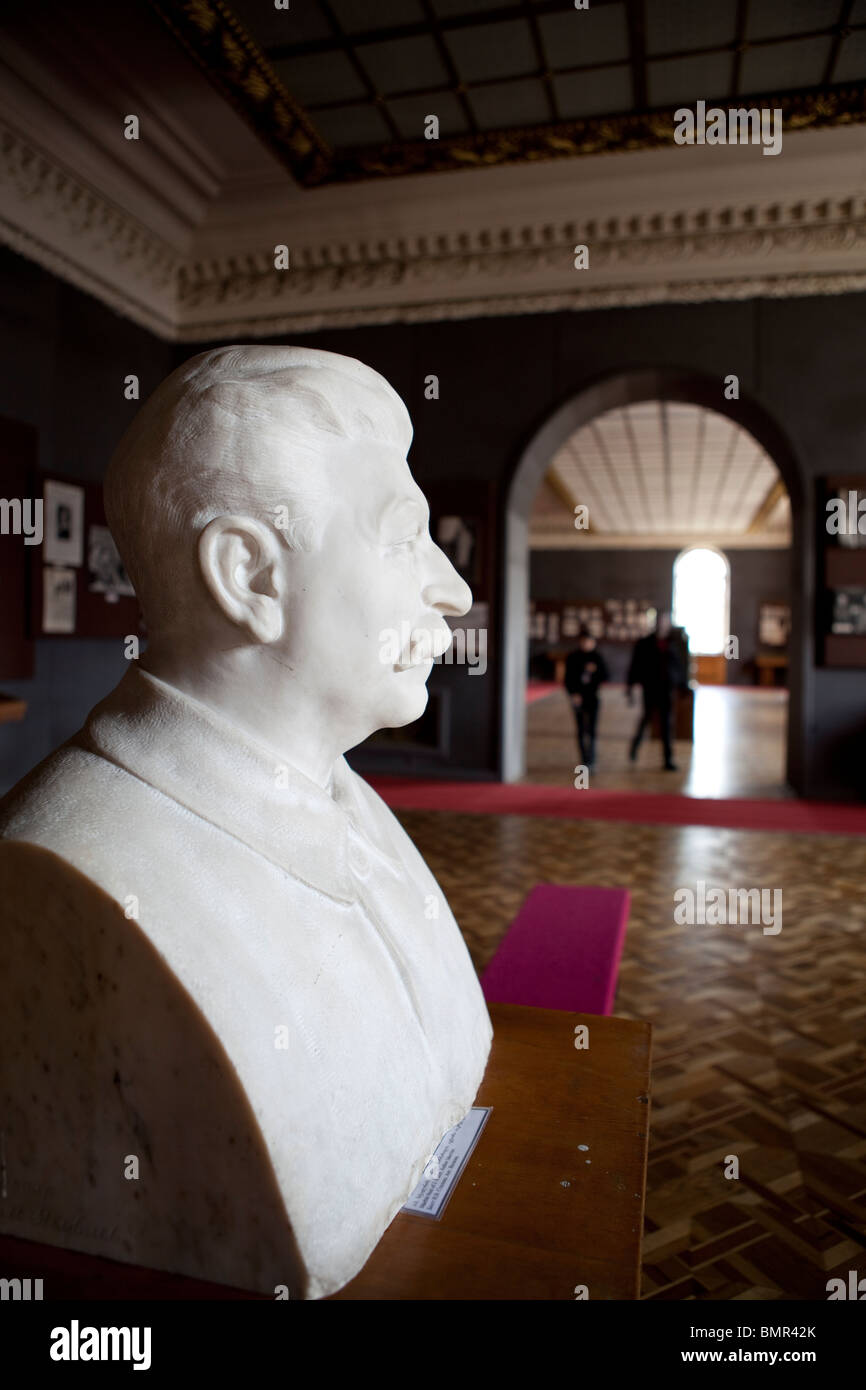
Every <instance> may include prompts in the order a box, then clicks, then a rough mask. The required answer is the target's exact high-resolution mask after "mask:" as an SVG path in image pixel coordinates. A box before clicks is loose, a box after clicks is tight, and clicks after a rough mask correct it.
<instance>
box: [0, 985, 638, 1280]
mask: <svg viewBox="0 0 866 1390" xmlns="http://www.w3.org/2000/svg"><path fill="white" fill-rule="evenodd" d="M490 1015H491V1018H492V1020H493V1027H494V1032H495V1036H494V1042H493V1049H492V1052H491V1058H490V1062H489V1064H488V1067H487V1072H486V1075H485V1078H484V1081H483V1083H482V1086H481V1090H480V1092H479V1094H478V1099H477V1101H476V1104H477V1105H484V1106H491V1107H492V1113H491V1114H490V1116H489V1118H488V1121H487V1124H486V1126H485V1129H484V1131H483V1133H482V1135H481V1138H480V1139H479V1141H478V1144H477V1146H476V1148H475V1150H474V1152H473V1153H472V1156H471V1157H470V1159H469V1162H468V1163H467V1165H466V1167H465V1169H464V1170H463V1173H462V1175H461V1177H460V1179H459V1181H458V1183H457V1185H456V1187H455V1189H454V1192H453V1194H452V1196H451V1199H450V1201H449V1203H448V1205H447V1207H446V1209H445V1212H444V1214H443V1217H442V1219H441V1220H439V1221H433V1220H431V1219H430V1218H429V1217H423V1216H415V1215H410V1214H409V1213H406V1212H400V1213H399V1214H398V1215H397V1216H396V1217H395V1219H394V1221H393V1222H392V1223H391V1225H390V1226H389V1227H388V1229H387V1231H386V1232H385V1234H384V1235H383V1237H382V1239H381V1241H380V1242H379V1244H378V1246H377V1247H376V1249H375V1250H374V1252H373V1254H372V1255H371V1257H370V1259H369V1260H368V1261H367V1264H366V1265H365V1266H364V1268H363V1270H362V1271H361V1273H360V1274H358V1275H357V1276H356V1278H355V1279H353V1280H352V1282H351V1283H350V1284H348V1285H347V1286H346V1287H345V1288H344V1289H341V1290H340V1292H339V1293H337V1294H334V1295H333V1296H332V1297H333V1298H334V1299H335V1300H343V1299H376V1300H407V1299H457V1300H469V1299H569V1300H574V1298H575V1296H576V1295H575V1289H576V1288H577V1286H579V1285H585V1286H586V1290H587V1296H588V1297H589V1298H590V1299H634V1298H636V1297H637V1296H638V1288H639V1278H640V1249H641V1232H642V1227H643V1214H644V1190H645V1182H646V1159H647V1142H648V1132H649V1066H650V1026H649V1024H647V1023H636V1022H632V1021H630V1020H627V1019H621V1018H602V1017H599V1016H596V1015H594V1014H593V1015H591V1014H577V1013H564V1012H556V1011H554V1010H549V1009H529V1008H521V1007H517V1006H516V1005H512V1004H492V1005H491V1006H490ZM579 1026H585V1027H586V1028H587V1029H588V1043H589V1046H588V1047H586V1048H581V1049H578V1048H576V1047H575V1029H576V1027H579ZM584 1146H585V1147H584ZM7 1270H8V1271H10V1272H11V1273H14V1274H15V1275H17V1276H18V1277H21V1278H26V1277H28V1276H32V1277H34V1278H43V1280H44V1286H45V1287H44V1297H45V1299H46V1300H51V1299H54V1298H81V1299H170V1300H174V1299H182V1300H186V1299H220V1300H224V1299H236V1298H242V1299H254V1298H258V1297H262V1295H257V1294H251V1293H248V1292H243V1291H241V1290H234V1289H230V1288H227V1287H226V1286H224V1285H219V1284H210V1283H205V1282H202V1281H200V1280H196V1279H187V1278H185V1277H183V1276H181V1275H176V1274H165V1273H162V1272H160V1271H157V1270H149V1269H141V1268H138V1267H136V1266H132V1265H124V1264H120V1263H117V1262H115V1261H113V1260H105V1259H101V1258H98V1257H96V1256H92V1255H81V1254H78V1253H76V1252H73V1251H69V1250H60V1249H57V1248H55V1247H52V1246H46V1245H39V1244H36V1243H34V1242H31V1241H22V1240H18V1239H16V1238H14V1237H10V1236H0V1274H3V1273H5V1272H7Z"/></svg>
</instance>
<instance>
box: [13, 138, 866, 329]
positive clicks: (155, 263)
mask: <svg viewBox="0 0 866 1390" xmlns="http://www.w3.org/2000/svg"><path fill="white" fill-rule="evenodd" d="M0 187H2V191H3V208H4V211H3V214H2V217H0V239H2V240H4V241H5V242H6V243H7V244H9V245H10V246H12V247H13V249H15V250H17V251H20V252H21V253H22V254H24V255H25V256H28V257H30V258H31V259H33V260H35V261H37V262H39V263H40V264H42V265H44V266H46V267H47V268H48V269H49V270H51V271H52V272H53V273H55V274H57V275H59V276H61V277H62V278H64V279H66V280H68V281H70V282H71V283H72V284H74V285H76V286H77V287H78V288H80V289H83V290H86V291H87V292H89V293H91V294H93V295H94V296H96V297H97V298H98V299H100V300H102V301H103V302H104V303H106V304H108V305H109V306H110V307H111V308H112V309H114V310H116V311H117V312H119V313H122V314H124V315H126V316H127V317H128V318H130V319H132V320H134V321H135V322H137V323H140V324H142V325H143V326H144V327H146V328H148V329H150V330H151V331H152V332H154V333H156V334H158V335H159V336H161V337H163V338H167V339H174V340H177V341H184V342H189V341H196V340H199V339H208V338H214V339H216V338H225V337H268V336H276V335H281V334H286V333H301V332H312V331H316V330H318V329H322V328H329V327H356V326H359V325H363V324H384V323H394V322H403V323H419V322H424V321H428V322H429V321H436V320H442V319H460V318H474V317H485V316H498V315H507V314H521V313H545V312H553V311H557V310H570V311H574V310H585V309H600V308H610V307H614V306H626V305H641V304H656V303H665V302H679V303H684V302H685V303H697V302H700V301H704V300H711V299H743V298H753V297H756V296H791V295H814V294H841V293H845V292H850V291H861V290H864V289H866V199H864V198H863V197H862V196H851V197H840V196H835V197H829V196H828V197H823V198H820V199H802V198H799V199H788V200H778V199H777V200H775V201H772V202H770V201H767V202H764V203H761V202H758V201H756V200H752V201H749V202H744V203H727V204H725V205H723V206H718V207H711V206H703V207H698V208H685V209H679V210H677V209H670V208H665V209H664V210H661V211H656V212H652V211H650V212H641V213H635V214H633V215H628V214H622V215H619V216H611V217H595V218H592V217H589V218H586V219H584V220H582V221H577V220H564V221H555V220H542V221H539V222H537V223H527V222H526V221H525V219H524V220H523V221H521V222H520V223H515V224H514V225H512V226H502V225H500V226H496V227H488V228H482V229H476V230H465V229H458V230H454V231H451V232H448V233H443V234H441V235H439V234H437V235H430V236H423V235H413V236H409V235H407V236H404V237H398V238H390V239H378V240H372V239H371V240H369V241H354V242H351V241H346V242H340V243H333V244H330V243H329V244H321V245H298V246H290V247H289V251H290V266H291V268H290V269H288V270H284V271H283V270H276V269H275V268H274V248H273V246H267V247H264V248H263V247H262V246H261V244H259V245H258V246H254V247H251V248H250V249H249V250H248V251H247V252H246V253H244V252H242V251H241V252H238V253H237V254H235V255H232V256H214V257H211V258H207V259H205V258H203V257H200V256H198V257H196V256H189V255H184V254H183V252H182V251H181V250H180V249H178V248H177V247H175V246H170V245H169V244H168V243H167V242H166V241H165V240H164V239H162V238H161V237H160V236H158V235H157V234H156V233H154V232H153V231H152V230H151V229H149V228H148V227H147V226H145V225H144V224H143V223H142V222H141V221H140V220H137V219H136V218H135V217H133V216H131V215H130V214H129V213H127V212H125V211H124V210H123V209H122V208H121V207H119V206H118V205H117V204H116V203H114V202H112V201H111V200H110V199H109V198H107V197H105V196H104V195H102V194H100V193H99V192H98V191H97V190H95V189H94V188H93V187H91V186H90V185H89V184H87V183H86V182H85V181H84V180H82V179H80V178H78V177H77V176H75V175H74V174H73V173H71V172H70V171H69V170H68V169H66V168H64V167H63V166H61V165H60V164H59V163H58V161H56V160H53V159H52V158H51V157H50V156H49V155H48V154H47V153H46V152H45V151H42V150H39V149H38V148H37V147H36V146H35V144H34V143H33V142H31V141H29V140H27V139H25V138H24V137H23V136H22V135H20V134H19V133H18V132H16V131H15V130H13V129H12V128H11V127H9V126H4V125H2V124H0ZM659 201H660V203H661V201H662V195H661V194H660V199H659ZM456 207H457V209H458V212H457V213H456V214H455V215H459V204H457V205H456ZM581 244H584V245H587V246H588V247H589V252H590V267H589V269H588V270H576V269H575V268H574V248H575V246H576V245H581Z"/></svg>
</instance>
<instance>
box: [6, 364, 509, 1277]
mask: <svg viewBox="0 0 866 1390" xmlns="http://www.w3.org/2000/svg"><path fill="white" fill-rule="evenodd" d="M411 433H412V431H411V424H410V420H409V416H408V413H407V411H406V408H405V406H404V404H403V402H402V401H401V400H400V398H399V396H397V394H396V393H395V392H394V391H393V390H392V388H391V387H390V386H389V385H388V383H387V382H385V381H384V380H383V379H382V377H380V376H379V375H378V374H377V373H375V372H374V371H372V370H371V369H370V368H368V367H366V366H364V365H363V364H361V363H360V362H356V361H354V360H352V359H350V358H346V357H340V356H337V355H336V354H333V353H327V352H321V351H315V350H312V349H306V348H290V347H264V346H255V347H229V348H219V349H216V350H214V351H210V352H206V353H203V354H202V355H200V356H198V357H195V358H193V359H192V360H191V361H189V362H187V363H186V364H185V365H184V366H183V367H181V368H179V369H178V370H177V371H176V372H174V373H173V375H172V376H170V377H169V378H168V380H167V381H165V382H164V383H163V384H162V386H161V387H160V388H159V389H158V390H157V391H156V392H155V394H154V395H153V396H152V397H151V398H150V400H149V401H148V402H147V404H146V405H145V406H144V407H143V408H142V409H141V410H140V411H139V413H138V415H137V417H136V419H135V420H134V422H133V424H132V425H131V427H130V428H129V430H128V431H127V433H126V435H125V436H124V438H123V440H122V441H121V444H120V446H119V448H118V450H117V452H116V454H115V456H114V458H113V460H112V462H111V465H110V468H109V471H108V475H107V479H106V491H105V496H106V508H107V512H108V519H109V524H110V526H111V528H112V531H113V533H114V536H115V539H116V541H117V544H118V546H119V548H120V551H121V555H122V557H123V560H124V562H125V564H126V567H127V570H128V572H129V574H130V577H131V579H132V581H133V583H134V584H135V587H136V592H137V594H138V597H139V600H140V602H141V605H142V609H143V612H144V616H145V619H146V622H147V627H148V632H149V642H148V645H147V648H146V651H145V652H144V653H143V655H142V657H141V660H140V661H134V662H132V663H131V665H130V670H129V671H128V673H127V674H126V675H125V676H124V678H123V680H122V681H121V682H120V684H119V685H118V686H117V688H116V690H115V691H113V692H112V694H110V695H109V696H108V697H107V699H105V700H104V701H103V702H102V703H101V704H100V705H98V706H97V707H96V709H95V710H93V711H92V713H91V715H90V716H89V718H88V720H87V722H86V723H85V726H84V728H83V729H82V730H81V731H80V732H79V733H78V734H77V735H75V737H74V738H72V739H71V740H70V741H69V742H68V743H66V744H65V745H64V746H63V747H62V748H60V749H59V750H58V751H57V752H55V753H53V754H52V755H51V756H50V757H49V758H47V759H46V760H45V762H43V763H42V764H41V765H40V766H39V767H38V768H37V769H36V770H35V771H34V772H33V773H31V774H30V776H29V777H28V778H26V779H25V780H24V781H23V782H22V783H20V784H19V786H18V787H16V788H14V789H13V791H12V792H11V793H10V794H9V795H8V797H6V798H5V799H4V800H3V801H2V802H0V1113H2V1115H3V1121H2V1126H3V1130H4V1134H3V1138H4V1154H5V1191H4V1192H3V1193H2V1195H0V1229H2V1230H3V1231H4V1232H7V1233H11V1234H14V1235H19V1236H24V1237H28V1238H30V1239H35V1240H41V1241H46V1242H48V1243H51V1244H55V1245H63V1246H67V1247H71V1248H73V1249H77V1250H83V1251H88V1252H91V1253H95V1254H102V1255H107V1256H110V1257H113V1258H116V1259H120V1260H125V1261H129V1262H133V1263H138V1264H143V1265H148V1266H152V1267H155V1268H161V1269H166V1270H172V1271H176V1272H181V1273H186V1274H191V1275H195V1276H198V1277H202V1278H207V1279H213V1280H217V1281H220V1282H223V1283H227V1284H233V1285H236V1286H239V1287H246V1288H253V1289H258V1290H261V1291H263V1292H267V1293H273V1292H274V1290H275V1289H276V1288H277V1287H278V1286H281V1285H284V1286H286V1287H287V1288H288V1289H289V1291H290V1294H291V1296H292V1297H305V1298H319V1297H322V1296H324V1295H326V1294H328V1293H330V1292H333V1291H335V1290H336V1289H338V1288H340V1287H342V1286H343V1285H344V1284H345V1283H346V1282H348V1280H350V1279H351V1278H352V1277H353V1276H354V1275H355V1274H356V1273H357V1271H358V1270H359V1269H360V1268H361V1267H362V1266H363V1264H364V1262H365V1261H366V1259H367V1257H368V1256H369V1254H370V1253H371V1251H372V1250H373V1248H374V1247H375V1245H376V1243H377V1241H378V1240H379V1238H380V1236H381V1234H382V1232H383V1231H384V1229H385V1227H386V1226H387V1225H388V1224H389V1222H390V1221H391V1220H392V1218H393V1216H394V1215H395V1213H396V1212H397V1211H398V1210H399V1208H400V1206H401V1205H402V1204H403V1202H404V1201H405V1199H406V1197H407V1196H408V1194H409V1193H410V1191H411V1190H412V1188H413V1187H414V1186H415V1184H416V1183H417V1181H418V1179H419V1178H420V1176H421V1174H422V1170H423V1168H424V1165H425V1163H426V1162H427V1160H428V1158H429V1156H430V1154H431V1153H432V1152H433V1150H434V1149H435V1147H436V1145H437V1144H438V1142H439V1140H440V1139H441V1137H442V1136H443V1134H444V1133H445V1131H446V1130H447V1129H448V1128H449V1127H450V1126H452V1125H453V1124H455V1123H456V1122H457V1121H458V1120H459V1119H461V1118H462V1116H463V1115H464V1114H465V1113H466V1111H467V1110H468V1109H469V1107H470V1106H471V1105H472V1103H473V1100H474V1099H475V1095H476V1092H477V1089H478V1086H479V1084H480V1082H481V1078H482V1075H483V1072H484V1068H485V1065H486V1061H487V1056H488V1052H489V1047H490V1039H491V1027H490V1020H489V1017H488V1014H487V1010H486V1008H485V1005H484V1000H483V997H482V994H481V990H480V987H479V985H478V982H477V979H476V976H475V973H474V971H473V968H472V965H471V962H470V959H469V955H468V953H467V950H466V947H465V945H464V942H463V939H462V937H461V935H460V932H459V929H458V927H457V924H456V922H455V921H454V918H453V917H452V915H451V912H450V911H449V908H448V905H447V903H446V901H445V898H444V896H443V894H442V892H441V889H440V888H439V887H438V885H437V883H436V881H435V879H434V878H433V876H432V874H431V873H430V871H429V869H428V868H427V866H426V864H425V863H424V861H423V859H422V858H421V856H420V855H419V854H418V852H417V850H416V849H415V848H414V846H413V845H412V843H411V842H410V840H409V839H408V837H407V835H406V834H405V832H404V831H403V830H402V828H401V827H400V825H399V824H398V822H397V821H396V819H395V818H394V816H393V815H392V814H391V813H390V811H389V810H388V809H387V807H386V806H385V805H384V803H383V802H382V801H381V800H380V799H379V797H378V796H377V795H376V794H375V793H374V792H373V791H372V789H371V788H370V787H369V786H367V784H366V783H365V782H364V781H363V780H362V779H361V778H360V777H358V776H357V775H356V774H354V773H353V772H352V771H351V770H350V768H349V766H348V764H347V763H346V761H345V758H344V756H343V755H344V753H345V752H346V750H347V749H350V748H352V747H354V746H355V745H356V744H358V743H359V742H361V741H362V740H363V739H364V738H366V737H367V736H368V735H369V734H370V733H372V732H373V731H374V730H376V729H378V728H381V727H385V726H399V725H404V724H406V723H409V722H411V721H412V720H414V719H416V718H417V717H418V716H419V715H420V714H421V712H422V711H423V709H424V707H425V704H426V700H427V691H426V680H427V677H428V676H429V673H430V669H431V666H432V657H433V656H434V655H436V654H438V653H439V652H440V651H444V650H445V648H446V647H447V644H448V642H449V641H450V634H449V630H448V625H447V623H446V622H445V615H448V614H455V615H457V614H462V613H464V612H465V611H466V610H467V608H468V606H469V604H470V602H471V595H470V593H469V590H468V588H467V586H466V585H465V583H464V582H463V581H462V579H461V578H460V577H459V576H458V575H457V573H456V572H455V570H454V569H453V568H452V566H451V564H450V563H449V561H448V560H447V559H446V557H445V556H444V555H443V553H442V552H441V550H439V549H438V547H437V546H436V545H435V544H434V543H433V541H432V540H431V538H430V535H429V531H428V514H427V507H426V504H425V501H424V497H423V494H422V493H421V491H420V490H419V488H418V486H417V484H416V483H415V482H414V480H413V478H412V475H411V473H410V471H409V467H408V464H407V462H406V454H407V450H408V447H409V444H410V441H411ZM389 633H397V634H402V636H401V639H400V646H399V650H398V651H397V652H396V660H395V651H394V649H393V644H392V643H391V642H389V641H388V638H387V634H389Z"/></svg>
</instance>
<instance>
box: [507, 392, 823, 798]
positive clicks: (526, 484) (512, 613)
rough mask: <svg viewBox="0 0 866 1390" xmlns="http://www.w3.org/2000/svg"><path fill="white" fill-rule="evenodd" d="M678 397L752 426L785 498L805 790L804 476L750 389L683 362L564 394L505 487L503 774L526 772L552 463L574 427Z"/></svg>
mask: <svg viewBox="0 0 866 1390" xmlns="http://www.w3.org/2000/svg"><path fill="white" fill-rule="evenodd" d="M651 400H659V401H677V402H680V403H683V404H687V405H699V406H705V407H706V408H707V409H709V410H715V411H716V412H717V413H718V414H720V415H727V416H728V417H729V418H730V419H731V420H734V421H735V422H736V423H737V424H739V425H741V426H742V427H743V428H744V429H746V430H748V431H749V433H750V434H751V435H753V436H754V438H755V439H756V440H757V441H758V443H759V444H761V445H762V447H763V448H764V449H765V450H766V452H767V454H768V455H769V456H770V458H771V459H772V460H773V463H774V464H775V466H776V467H777V468H778V470H779V474H780V476H781V478H782V481H783V483H784V484H785V487H786V489H787V491H788V496H789V498H790V502H791V548H790V566H791V590H790V592H791V636H790V645H789V665H788V738H787V751H786V775H787V779H788V782H789V784H790V785H791V787H793V788H794V790H797V791H802V786H801V778H802V769H803V767H804V763H805V759H804V756H803V754H804V743H805V728H804V719H803V709H804V693H805V684H806V668H807V661H808V658H809V651H810V632H811V629H810V626H809V624H808V622H807V621H806V611H807V605H806V594H807V593H808V585H809V582H810V566H811V564H812V560H813V557H812V553H811V549H810V547H809V546H808V545H807V544H806V539H807V530H808V518H807V514H806V505H805V499H806V489H805V486H804V481H803V473H802V470H801V468H800V465H799V463H798V461H797V458H796V455H795V453H794V451H793V449H792V447H791V445H790V443H789V442H788V440H787V438H786V436H785V434H784V432H783V431H782V429H781V428H780V426H779V425H777V423H776V421H775V420H774V419H773V417H772V416H771V415H770V414H769V413H768V412H767V411H766V409H765V408H764V407H763V406H762V405H760V404H759V403H758V402H757V401H756V400H754V399H753V398H752V397H751V396H749V395H748V394H744V393H743V392H742V391H741V392H740V395H739V398H738V399H736V400H727V399H725V395H724V389H723V379H722V378H720V377H718V376H710V375H708V374H707V373H705V372H696V371H693V370H692V369H689V368H675V367H638V368H625V369H621V370H617V371H614V372H610V373H607V374H605V375H604V376H602V377H599V378H597V379H596V380H594V381H591V382H589V383H587V385H586V386H584V387H582V388H581V389H580V390H578V391H577V392H575V393H574V394H573V395H572V396H570V397H568V399H566V400H565V401H564V402H563V403H562V405H560V406H559V407H558V409H556V410H555V411H554V412H553V414H551V415H549V416H548V417H547V419H546V420H545V421H544V422H543V424H542V425H541V426H540V427H539V428H538V429H537V430H536V432H535V434H534V435H533V436H532V438H531V439H530V440H529V443H528V444H527V445H526V446H525V448H524V449H523V450H522V451H521V453H520V455H519V457H518V458H517V460H516V462H515V465H514V469H513V471H512V474H511V478H510V481H509V483H508V486H507V488H506V493H505V501H504V509H503V517H502V550H501V553H502V556H503V565H502V583H501V590H500V594H501V602H500V605H499V607H500V622H499V649H500V651H501V653H502V662H501V665H500V681H501V684H500V701H499V740H498V745H499V746H498V763H499V776H500V778H501V780H502V781H503V782H516V781H519V780H520V778H521V777H523V775H524V773H525V771H526V663H527V656H526V654H527V651H528V641H529V629H528V622H527V611H528V606H529V518H530V515H531V512H532V507H533V504H534V502H535V496H536V493H537V492H538V488H539V486H540V485H541V482H542V479H543V478H544V475H545V473H546V472H547V470H548V468H549V467H550V463H551V460H552V459H553V458H554V456H555V454H556V453H557V451H558V450H559V449H560V448H561V446H562V445H563V444H564V443H565V441H566V440H567V439H568V438H569V437H570V436H571V435H572V434H574V432H575V431H576V430H579V429H580V428H581V427H582V426H583V425H586V424H588V423H589V421H590V420H593V419H595V418H596V416H598V415H602V414H604V412H605V411H608V410H614V409H616V408H617V407H621V406H626V405H634V404H636V403H637V402H639V401H651Z"/></svg>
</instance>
